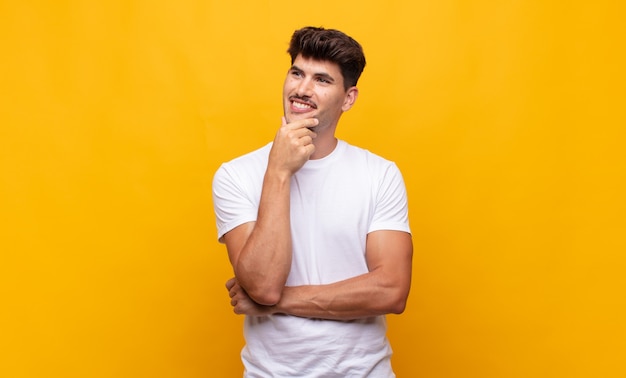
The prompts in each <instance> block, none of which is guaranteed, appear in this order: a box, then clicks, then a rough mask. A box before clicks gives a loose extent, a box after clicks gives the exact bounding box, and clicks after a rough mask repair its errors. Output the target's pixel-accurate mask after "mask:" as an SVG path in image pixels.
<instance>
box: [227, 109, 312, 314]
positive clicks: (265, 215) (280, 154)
mask: <svg viewBox="0 0 626 378" xmlns="http://www.w3.org/2000/svg"><path fill="white" fill-rule="evenodd" d="M317 122H318V121H317V120H316V119H305V120H301V121H296V122H294V123H290V124H287V123H286V122H285V120H284V119H283V125H282V126H281V128H280V130H279V131H278V132H277V134H276V137H275V139H274V143H273V145H272V149H271V151H270V154H269V159H268V165H267V169H266V172H265V176H264V180H263V187H262V191H261V199H260V203H259V210H258V215H257V220H256V222H249V223H245V224H242V225H240V226H238V227H236V228H234V229H233V230H231V231H229V232H227V233H226V234H225V235H224V242H225V243H226V247H227V249H228V256H229V258H230V262H231V264H232V266H233V269H234V272H235V276H236V277H237V280H238V282H239V284H240V285H241V286H242V287H243V288H245V290H246V292H247V293H248V295H249V296H250V297H251V298H252V299H253V300H254V301H255V302H257V303H259V304H263V305H274V304H276V303H277V302H278V301H279V299H280V297H281V295H282V291H283V288H284V285H285V282H286V281H287V276H288V275H289V271H290V269H291V223H290V207H289V201H290V182H291V176H292V175H293V174H294V173H295V172H297V171H298V170H299V169H300V168H301V167H302V165H304V163H305V162H306V161H307V160H308V159H309V156H311V154H312V153H313V152H314V150H315V147H314V145H313V144H312V140H313V138H314V137H315V133H313V132H312V131H310V130H309V129H308V128H307V127H311V126H315V125H316V124H317Z"/></svg>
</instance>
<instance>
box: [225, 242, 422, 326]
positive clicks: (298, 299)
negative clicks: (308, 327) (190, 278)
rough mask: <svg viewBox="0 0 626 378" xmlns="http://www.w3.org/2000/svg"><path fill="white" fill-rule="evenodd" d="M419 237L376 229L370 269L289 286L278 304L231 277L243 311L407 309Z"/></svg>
mask: <svg viewBox="0 0 626 378" xmlns="http://www.w3.org/2000/svg"><path fill="white" fill-rule="evenodd" d="M412 256H413V243H412V240H411V235H410V234H409V233H406V232H402V231H374V232H372V233H370V234H368V236H367V247H366V258H367V264H368V268H369V272H368V273H365V274H362V275H360V276H356V277H353V278H350V279H347V280H343V281H339V282H335V283H332V284H328V285H306V286H293V287H285V289H284V291H283V295H282V297H281V299H280V301H279V302H278V303H277V304H276V305H274V306H261V305H258V304H256V303H254V301H252V300H251V299H250V297H249V296H248V295H247V293H246V291H245V290H242V288H241V286H240V285H239V284H238V282H237V279H231V280H229V281H228V282H227V284H226V285H227V289H228V290H229V294H230V296H231V304H232V305H233V308H234V311H235V312H236V313H238V314H247V315H269V314H277V313H283V314H289V315H295V316H301V317H308V318H321V319H334V320H350V319H357V318H362V317H369V316H377V315H384V314H389V313H396V314H399V313H402V312H403V311H404V308H405V306H406V301H407V297H408V295H409V289H410V286H411V269H412V263H411V261H412Z"/></svg>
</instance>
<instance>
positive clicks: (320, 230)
mask: <svg viewBox="0 0 626 378" xmlns="http://www.w3.org/2000/svg"><path fill="white" fill-rule="evenodd" d="M270 149H271V143H270V144H268V145H266V146H264V147H262V148H260V149H258V150H256V151H253V152H251V153H248V154H246V155H243V156H241V157H239V158H237V159H234V160H232V161H230V162H228V163H224V164H222V166H221V167H220V168H219V169H218V171H217V172H216V174H215V177H214V179H213V199H214V205H215V213H216V218H217V229H218V238H219V239H220V240H221V238H222V236H223V235H224V234H225V233H227V232H228V231H230V230H232V229H233V228H235V227H237V226H239V225H241V224H243V223H246V222H250V221H255V220H256V218H257V212H258V207H259V201H260V197H261V189H262V185H263V177H264V175H265V170H266V167H267V160H268V156H269V151H270ZM290 205H291V207H290V209H291V231H292V232H291V233H292V248H293V249H292V266H291V272H290V274H289V277H288V278H287V286H298V285H319V284H328V283H333V282H336V281H340V280H344V279H347V278H350V277H354V276H357V275H360V274H364V273H367V271H368V269H367V264H366V259H365V242H366V237H367V234H368V233H370V232H372V231H377V230H397V231H404V232H410V229H409V222H408V207H407V197H406V189H405V186H404V181H403V179H402V175H401V174H400V171H399V170H398V168H397V166H396V165H395V164H394V163H393V162H390V161H388V160H385V159H383V158H381V157H379V156H377V155H374V154H372V153H371V152H369V151H366V150H364V149H361V148H358V147H355V146H351V145H349V144H348V143H346V142H344V141H341V140H339V141H338V143H337V147H336V148H335V150H334V151H333V152H332V153H331V154H330V155H328V156H326V157H324V158H322V159H316V160H309V161H307V162H306V163H305V164H304V166H303V167H302V168H301V169H300V170H299V171H298V172H296V173H295V174H294V176H293V177H292V181H291V202H290ZM244 335H245V338H246V346H245V347H244V349H243V350H242V360H243V363H244V366H245V369H246V375H245V376H246V377H311V378H313V377H315V378H319V377H342V378H345V377H375V378H378V377H381V378H389V377H395V375H394V373H393V371H392V369H391V364H390V360H389V359H390V356H391V347H390V346H389V342H388V340H387V337H386V322H385V317H384V316H378V317H371V318H366V319H359V320H353V321H333V320H322V319H309V318H300V317H295V316H289V315H273V316H265V317H252V316H246V320H245V325H244Z"/></svg>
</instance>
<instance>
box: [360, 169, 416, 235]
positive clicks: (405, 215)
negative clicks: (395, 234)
mask: <svg viewBox="0 0 626 378" xmlns="http://www.w3.org/2000/svg"><path fill="white" fill-rule="evenodd" d="M379 230H394V231H404V232H409V233H410V232H411V230H410V228H409V210H408V200H407V194H406V187H405V185H404V180H403V178H402V174H401V173H400V170H399V169H398V167H397V166H396V165H395V164H394V163H391V164H390V165H389V166H388V167H387V168H386V169H385V170H384V171H383V172H382V177H380V178H379V186H378V191H377V196H376V207H375V211H374V217H373V219H372V222H371V224H370V227H369V230H368V232H372V231H379Z"/></svg>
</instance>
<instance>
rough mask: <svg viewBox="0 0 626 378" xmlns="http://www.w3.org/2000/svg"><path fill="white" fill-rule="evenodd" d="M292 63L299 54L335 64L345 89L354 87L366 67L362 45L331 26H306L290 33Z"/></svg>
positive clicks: (289, 51)
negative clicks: (328, 27)
mask: <svg viewBox="0 0 626 378" xmlns="http://www.w3.org/2000/svg"><path fill="white" fill-rule="evenodd" d="M287 52H288V53H289V55H291V64H293V62H294V61H295V60H296V57H297V56H298V54H300V55H302V57H304V58H313V59H317V60H327V61H330V62H333V63H336V64H337V65H338V66H339V68H340V69H341V74H342V75H343V86H344V89H346V90H347V89H348V88H350V87H352V86H355V85H356V83H357V82H358V81H359V77H360V76H361V73H362V72H363V69H364V68H365V55H364V54H363V48H362V47H361V45H360V44H359V43H358V42H357V41H355V40H354V39H352V38H351V37H350V36H348V35H346V34H344V33H342V32H340V31H339V30H334V29H324V28H316V27H312V26H307V27H304V28H302V29H298V30H296V31H295V32H294V33H293V36H292V37H291V42H290V43H289V50H287Z"/></svg>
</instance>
